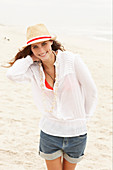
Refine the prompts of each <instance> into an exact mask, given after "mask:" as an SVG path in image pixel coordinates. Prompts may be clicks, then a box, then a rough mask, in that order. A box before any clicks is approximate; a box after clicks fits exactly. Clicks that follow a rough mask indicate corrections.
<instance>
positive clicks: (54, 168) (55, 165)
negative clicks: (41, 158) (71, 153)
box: [45, 157, 62, 170]
mask: <svg viewBox="0 0 113 170" xmlns="http://www.w3.org/2000/svg"><path fill="white" fill-rule="evenodd" d="M45 161H46V166H47V169H48V170H62V162H61V157H59V158H57V159H54V160H45Z"/></svg>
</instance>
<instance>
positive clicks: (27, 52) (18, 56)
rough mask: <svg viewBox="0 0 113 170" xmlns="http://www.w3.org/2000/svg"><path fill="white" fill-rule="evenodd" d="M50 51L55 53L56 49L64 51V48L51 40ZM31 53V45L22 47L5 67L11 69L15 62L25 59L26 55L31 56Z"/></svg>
mask: <svg viewBox="0 0 113 170" xmlns="http://www.w3.org/2000/svg"><path fill="white" fill-rule="evenodd" d="M51 47H52V50H53V51H57V50H58V49H59V50H61V51H65V48H64V46H62V44H61V43H60V42H58V41H56V40H53V44H52V46H51ZM31 54H32V51H31V45H29V46H27V47H24V48H23V49H22V50H19V52H18V53H17V54H16V56H15V57H14V58H13V59H12V60H11V61H9V62H8V64H9V65H8V66H6V67H11V66H12V65H13V64H14V63H15V61H16V60H18V59H21V58H25V57H26V56H27V55H31Z"/></svg>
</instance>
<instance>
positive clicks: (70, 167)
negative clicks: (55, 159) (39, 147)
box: [63, 158, 77, 170]
mask: <svg viewBox="0 0 113 170" xmlns="http://www.w3.org/2000/svg"><path fill="white" fill-rule="evenodd" d="M76 165H77V164H76V163H70V162H68V161H67V160H66V159H64V158H63V170H74V169H75V167H76Z"/></svg>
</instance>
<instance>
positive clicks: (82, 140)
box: [64, 134, 87, 163]
mask: <svg viewBox="0 0 113 170" xmlns="http://www.w3.org/2000/svg"><path fill="white" fill-rule="evenodd" d="M86 141H87V134H85V135H80V136H76V137H70V138H68V140H67V145H65V147H64V158H65V159H66V160H67V161H68V162H70V163H78V162H79V161H81V159H82V158H83V155H84V150H85V147H86Z"/></svg>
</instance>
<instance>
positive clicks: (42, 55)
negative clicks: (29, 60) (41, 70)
mask: <svg viewBox="0 0 113 170" xmlns="http://www.w3.org/2000/svg"><path fill="white" fill-rule="evenodd" d="M47 53H48V51H47V52H45V53H43V54H39V56H40V57H45V56H46V54H47Z"/></svg>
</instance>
